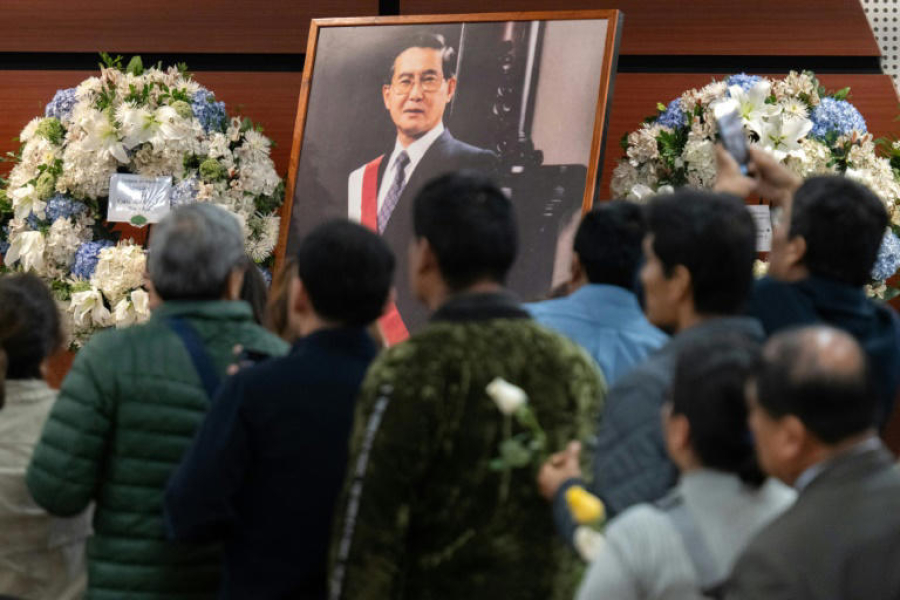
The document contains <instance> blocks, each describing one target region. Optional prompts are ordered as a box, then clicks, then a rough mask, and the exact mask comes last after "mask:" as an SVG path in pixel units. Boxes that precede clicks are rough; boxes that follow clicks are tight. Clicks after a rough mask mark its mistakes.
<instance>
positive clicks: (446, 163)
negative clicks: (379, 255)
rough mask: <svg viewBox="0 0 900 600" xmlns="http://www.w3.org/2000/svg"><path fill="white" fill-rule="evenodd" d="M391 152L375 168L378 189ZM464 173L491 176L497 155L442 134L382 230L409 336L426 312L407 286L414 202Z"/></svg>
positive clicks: (426, 315)
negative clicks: (444, 178) (447, 177)
mask: <svg viewBox="0 0 900 600" xmlns="http://www.w3.org/2000/svg"><path fill="white" fill-rule="evenodd" d="M393 150H394V147H393V146H391V148H390V150H388V151H387V152H385V155H384V156H385V158H384V160H382V161H381V165H380V166H379V168H378V186H379V188H380V187H381V180H382V177H383V176H384V172H385V170H386V169H387V166H388V165H387V163H388V159H389V158H390V156H391V153H392V152H393ZM464 169H466V170H473V171H479V172H482V173H486V174H487V175H490V176H494V175H495V173H496V170H497V155H495V154H494V153H493V152H491V151H490V150H484V149H482V148H476V147H475V146H470V145H469V144H466V143H464V142H460V141H459V140H457V139H456V138H454V137H453V136H452V135H450V132H449V131H446V130H445V131H444V133H442V134H441V135H440V136H439V137H438V138H437V139H436V140H435V141H434V143H433V144H431V146H430V147H429V148H428V151H427V152H426V153H425V155H424V156H423V157H422V160H421V161H420V162H419V164H418V165H417V166H416V169H415V171H413V172H412V176H410V178H409V181H407V182H406V187H405V188H403V193H402V194H401V195H400V200H399V202H398V203H397V207H396V208H395V209H394V212H393V213H391V218H390V220H389V221H388V225H387V227H386V228H385V230H384V234H383V237H384V239H385V241H386V242H387V243H388V245H389V246H390V247H391V250H393V251H394V255H395V256H396V257H397V266H396V270H395V272H394V284H395V285H396V287H397V309H398V310H399V311H400V316H401V317H403V322H404V323H405V324H406V327H407V329H409V330H410V332H411V333H412V332H413V331H415V330H416V329H417V328H419V327H421V326H422V325H423V324H424V323H425V322H426V321H427V320H428V309H427V308H425V307H424V306H423V305H421V304H420V303H419V302H418V301H417V300H416V299H415V297H413V295H412V292H411V290H410V286H409V273H408V270H409V266H408V252H407V249H408V246H409V242H410V240H411V239H412V238H413V223H412V203H413V199H414V198H415V197H416V195H417V194H418V193H419V192H420V191H421V190H422V188H423V187H425V184H426V183H428V182H429V181H431V180H432V179H434V178H436V177H438V176H440V175H444V174H447V173H450V172H452V171H460V170H464Z"/></svg>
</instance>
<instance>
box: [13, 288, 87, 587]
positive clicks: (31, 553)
mask: <svg viewBox="0 0 900 600" xmlns="http://www.w3.org/2000/svg"><path fill="white" fill-rule="evenodd" d="M62 338H63V336H62V331H61V328H60V319H59V313H58V312H57V307H56V302H55V301H54V300H53V297H52V296H51V295H50V291H49V290H48V289H47V287H46V286H45V285H44V284H43V282H41V280H40V279H38V278H37V277H35V276H34V275H28V274H20V275H6V276H3V277H0V406H2V410H0V592H3V593H6V594H12V595H13V596H19V597H22V598H28V599H29V600H67V599H69V598H78V597H80V596H81V595H82V594H83V593H84V588H85V583H86V572H85V565H84V542H85V540H86V539H87V537H88V536H89V535H90V515H89V514H88V513H87V512H85V513H82V514H81V515H80V516H77V517H74V518H70V519H59V518H54V517H51V516H50V515H48V514H47V513H45V512H44V511H43V510H41V509H40V508H39V507H38V506H37V505H36V504H35V503H34V501H33V500H32V499H31V496H30V495H29V493H28V490H27V488H26V486H25V470H26V468H27V467H28V461H29V459H30V458H31V453H32V450H33V449H34V446H35V444H36V443H37V441H38V437H39V436H40V434H41V429H42V428H43V426H44V422H45V421H46V420H47V415H48V414H49V412H50V408H51V407H52V406H53V403H54V402H55V401H56V391H55V390H52V389H50V386H48V385H47V383H46V382H45V381H44V379H43V377H42V367H43V365H44V364H45V362H46V360H47V357H48V356H50V355H51V354H52V353H53V352H54V351H56V350H57V349H58V348H59V347H60V345H61V344H62Z"/></svg>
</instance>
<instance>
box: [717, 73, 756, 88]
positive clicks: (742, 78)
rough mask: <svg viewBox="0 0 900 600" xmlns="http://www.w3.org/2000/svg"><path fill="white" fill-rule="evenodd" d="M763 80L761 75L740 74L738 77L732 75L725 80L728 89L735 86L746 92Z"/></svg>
mask: <svg viewBox="0 0 900 600" xmlns="http://www.w3.org/2000/svg"><path fill="white" fill-rule="evenodd" d="M761 79H762V78H761V77H760V76H759V75H747V74H746V73H738V74H737V75H732V76H731V77H729V78H728V79H726V80H725V83H727V84H728V87H731V86H733V85H736V86H738V87H739V88H741V89H742V90H744V91H745V92H746V91H747V90H749V89H750V88H752V87H753V86H754V85H756V84H757V83H758V82H759V81H760V80H761Z"/></svg>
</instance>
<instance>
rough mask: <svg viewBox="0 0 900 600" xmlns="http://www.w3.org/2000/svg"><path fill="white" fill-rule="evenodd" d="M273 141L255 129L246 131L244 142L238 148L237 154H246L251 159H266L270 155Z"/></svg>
mask: <svg viewBox="0 0 900 600" xmlns="http://www.w3.org/2000/svg"><path fill="white" fill-rule="evenodd" d="M271 146H272V142H270V141H269V138H267V137H266V136H264V135H263V134H261V133H259V132H258V131H255V130H253V129H248V130H247V131H245V132H244V143H242V144H241V145H240V146H239V147H238V148H237V149H235V154H239V155H240V156H246V157H247V158H248V159H250V160H265V159H267V158H268V157H269V151H270V150H271Z"/></svg>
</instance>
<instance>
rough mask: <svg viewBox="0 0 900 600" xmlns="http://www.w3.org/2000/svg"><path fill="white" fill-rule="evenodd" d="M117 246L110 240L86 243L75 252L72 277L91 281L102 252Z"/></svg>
mask: <svg viewBox="0 0 900 600" xmlns="http://www.w3.org/2000/svg"><path fill="white" fill-rule="evenodd" d="M115 245H116V244H115V243H114V242H111V241H109V240H100V241H97V242H85V243H83V244H82V245H80V246H78V250H76V251H75V262H74V264H73V265H72V275H73V276H74V277H80V278H81V279H90V278H91V276H92V275H93V274H94V269H96V268H97V261H99V260H100V251H101V250H103V249H104V248H109V247H110V246H115Z"/></svg>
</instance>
